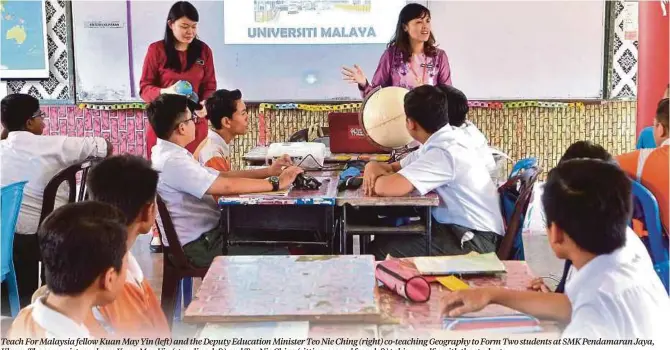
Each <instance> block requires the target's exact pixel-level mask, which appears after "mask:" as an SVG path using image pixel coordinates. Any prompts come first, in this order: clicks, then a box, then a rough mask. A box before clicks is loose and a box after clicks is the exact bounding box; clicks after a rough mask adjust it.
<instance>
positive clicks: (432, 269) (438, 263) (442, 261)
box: [414, 253, 505, 276]
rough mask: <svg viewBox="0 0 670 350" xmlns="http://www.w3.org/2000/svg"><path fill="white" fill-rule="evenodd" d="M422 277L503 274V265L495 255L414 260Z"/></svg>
mask: <svg viewBox="0 0 670 350" xmlns="http://www.w3.org/2000/svg"><path fill="white" fill-rule="evenodd" d="M414 265H415V266H416V268H417V270H419V272H420V273H421V274H422V275H428V276H445V275H480V274H494V273H500V272H505V265H504V264H503V263H502V261H500V259H498V256H497V255H496V254H495V253H487V254H478V253H470V254H466V255H454V256H432V257H418V258H414Z"/></svg>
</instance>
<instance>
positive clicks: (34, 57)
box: [0, 0, 49, 79]
mask: <svg viewBox="0 0 670 350" xmlns="http://www.w3.org/2000/svg"><path fill="white" fill-rule="evenodd" d="M46 23H47V21H46V13H45V8H44V0H42V1H34V0H32V1H30V0H27V1H25V0H24V1H17V0H0V47H2V53H1V54H0V77H1V78H3V79H12V78H48V77H49V58H48V55H47V30H46Z"/></svg>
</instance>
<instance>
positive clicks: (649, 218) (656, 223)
mask: <svg viewBox="0 0 670 350" xmlns="http://www.w3.org/2000/svg"><path fill="white" fill-rule="evenodd" d="M632 183H633V188H632V189H633V197H634V198H635V199H636V200H637V202H638V203H639V205H640V206H641V207H642V214H643V216H644V226H645V230H646V231H647V233H648V234H649V237H648V239H649V250H650V253H651V254H650V255H651V259H652V261H653V262H654V263H660V262H664V261H668V249H667V248H666V247H665V245H664V244H663V239H664V237H663V235H664V233H663V226H662V225H661V212H660V210H659V208H658V202H657V201H656V197H654V195H653V194H652V193H651V191H649V190H648V189H647V188H645V187H644V186H643V185H642V184H641V183H639V182H637V181H632Z"/></svg>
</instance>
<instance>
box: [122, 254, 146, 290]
mask: <svg viewBox="0 0 670 350" xmlns="http://www.w3.org/2000/svg"><path fill="white" fill-rule="evenodd" d="M142 281H144V273H143V272H142V268H140V264H139V263H137V259H135V257H134V256H133V254H132V253H131V252H128V273H126V282H129V283H136V284H138V285H140V284H142Z"/></svg>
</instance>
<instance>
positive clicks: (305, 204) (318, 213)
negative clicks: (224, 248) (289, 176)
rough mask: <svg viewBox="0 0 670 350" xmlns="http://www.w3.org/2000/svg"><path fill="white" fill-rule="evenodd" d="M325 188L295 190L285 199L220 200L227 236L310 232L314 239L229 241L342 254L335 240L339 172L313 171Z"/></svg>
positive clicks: (226, 198)
mask: <svg viewBox="0 0 670 350" xmlns="http://www.w3.org/2000/svg"><path fill="white" fill-rule="evenodd" d="M309 175H311V176H314V177H316V178H318V179H319V180H320V181H321V182H322V185H321V187H320V188H319V189H318V190H316V191H307V190H297V189H292V190H291V191H290V192H289V193H288V195H287V196H286V197H277V196H272V195H267V194H266V195H264V194H256V195H244V196H229V197H223V198H220V199H219V207H220V208H221V215H222V222H223V223H224V230H225V233H226V234H227V237H230V234H231V233H232V232H233V231H238V232H242V231H244V230H253V231H256V230H260V231H307V232H310V233H312V234H314V240H313V241H308V240H304V239H302V236H300V237H289V238H287V237H285V236H282V235H278V237H277V239H271V240H266V241H263V242H258V241H244V240H240V241H230V243H232V244H271V245H280V244H286V243H288V244H293V245H313V246H321V247H325V248H330V252H334V253H337V252H339V245H336V244H333V241H334V238H335V234H336V231H335V203H336V197H337V179H338V178H337V173H336V172H310V173H309Z"/></svg>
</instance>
